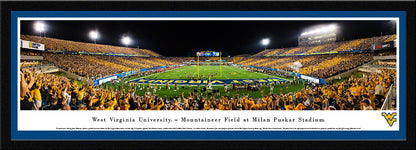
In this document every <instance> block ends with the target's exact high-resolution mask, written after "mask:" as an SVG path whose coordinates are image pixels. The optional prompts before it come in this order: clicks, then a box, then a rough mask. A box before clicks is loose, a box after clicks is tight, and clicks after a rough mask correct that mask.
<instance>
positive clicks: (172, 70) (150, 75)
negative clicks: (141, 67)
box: [127, 67, 182, 82]
mask: <svg viewBox="0 0 416 150" xmlns="http://www.w3.org/2000/svg"><path fill="white" fill-rule="evenodd" d="M181 68H182V67H181ZM176 69H180V68H175V69H172V70H168V71H165V72H169V71H173V70H176ZM165 72H159V73H165ZM159 73H155V74H151V75H147V76H144V77H140V78H146V77H149V76H152V75H157V74H159ZM140 78H137V79H140ZM132 80H136V79H131V80H127V82H129V81H132Z"/></svg>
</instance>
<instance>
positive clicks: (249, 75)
mask: <svg viewBox="0 0 416 150" xmlns="http://www.w3.org/2000/svg"><path fill="white" fill-rule="evenodd" d="M238 69H240V68H238ZM242 70H244V69H242ZM244 71H247V72H251V71H248V70H244ZM253 73H257V74H263V75H268V76H271V77H276V78H279V79H283V80H288V79H284V78H281V77H279V76H275V75H269V74H265V73H258V72H253ZM249 76H251V75H249Z"/></svg>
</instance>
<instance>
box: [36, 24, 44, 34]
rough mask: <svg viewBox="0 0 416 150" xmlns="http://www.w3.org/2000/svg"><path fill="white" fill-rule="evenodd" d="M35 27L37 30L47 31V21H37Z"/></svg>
mask: <svg viewBox="0 0 416 150" xmlns="http://www.w3.org/2000/svg"><path fill="white" fill-rule="evenodd" d="M34 28H35V31H37V32H40V33H42V32H44V31H45V23H43V22H36V23H35V25H34Z"/></svg>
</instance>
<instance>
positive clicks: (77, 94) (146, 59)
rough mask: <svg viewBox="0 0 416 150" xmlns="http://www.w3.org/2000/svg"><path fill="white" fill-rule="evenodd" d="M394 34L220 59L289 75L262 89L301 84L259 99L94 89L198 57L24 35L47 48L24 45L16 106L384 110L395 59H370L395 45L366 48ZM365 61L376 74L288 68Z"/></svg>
mask: <svg viewBox="0 0 416 150" xmlns="http://www.w3.org/2000/svg"><path fill="white" fill-rule="evenodd" d="M395 38H396V35H387V36H380V37H373V38H365V39H356V40H352V41H342V42H336V43H330V44H323V45H316V46H300V47H292V48H281V49H269V50H264V51H262V52H260V53H257V54H255V55H254V56H251V57H241V56H237V57H226V58H223V59H224V60H225V62H232V63H224V65H227V66H230V67H238V68H243V69H246V70H249V71H255V72H261V73H265V74H270V75H276V76H280V77H287V78H289V79H290V78H291V79H293V80H290V81H285V82H282V83H276V82H270V83H264V84H259V83H257V84H259V86H262V87H270V88H271V89H272V90H271V91H276V89H277V88H276V89H275V90H273V88H274V87H286V89H288V87H290V86H293V85H296V84H302V88H301V89H299V90H296V91H292V92H287V93H284V92H282V89H280V92H279V93H276V92H264V91H263V90H262V91H261V96H258V97H254V95H250V94H249V93H250V92H248V91H247V92H246V93H248V95H247V94H241V95H240V94H227V96H221V97H215V96H213V95H207V94H204V92H200V91H198V90H197V91H187V92H183V93H181V94H178V95H173V96H169V97H168V96H166V95H165V96H162V95H159V93H157V90H156V89H157V88H159V89H160V87H159V86H157V85H151V84H150V83H149V84H140V83H128V84H123V85H124V86H126V87H127V88H121V87H116V86H94V84H93V82H92V81H93V80H96V79H102V78H105V77H108V76H112V75H115V74H120V73H125V72H132V71H134V73H135V74H133V75H132V76H134V77H139V78H141V77H143V76H149V75H153V74H155V73H161V72H165V71H168V70H171V71H174V69H177V68H180V67H181V66H183V65H184V64H185V62H192V61H197V58H196V57H164V56H161V55H159V54H157V53H156V52H153V51H151V50H144V49H138V48H125V47H116V46H110V45H100V44H91V43H82V42H75V41H68V40H61V39H53V38H46V37H38V36H30V35H21V39H22V40H27V41H33V42H37V43H42V44H45V49H46V50H47V51H35V50H29V49H23V48H22V49H21V53H20V55H21V63H20V69H21V71H20V83H19V84H20V109H21V110H377V109H380V108H381V106H382V104H383V102H384V100H385V99H386V97H387V95H388V93H389V92H388V91H389V88H390V87H391V86H392V85H393V84H394V81H395V78H396V69H395V59H393V60H389V61H386V62H380V61H374V60H373V58H374V56H389V55H395V54H396V50H395V49H390V50H380V51H374V50H373V51H371V50H369V49H371V48H372V45H373V44H375V43H383V42H390V41H393V40H394V39H395ZM356 50H365V51H358V52H357V51H356ZM120 55H123V56H120ZM200 59H201V61H202V62H206V61H207V60H210V61H214V62H215V61H218V58H204V57H202V58H200ZM231 64H232V65H231ZM364 64H370V65H371V66H373V68H376V71H370V72H368V73H365V74H364V75H363V76H355V75H352V76H350V77H348V78H346V79H344V80H340V81H339V82H338V83H326V84H317V83H312V82H311V81H309V80H302V79H299V77H298V76H296V75H293V74H290V73H286V72H294V73H300V74H302V75H308V76H311V77H316V78H319V79H327V78H330V77H333V76H336V75H339V74H341V73H344V72H348V71H350V70H352V69H355V68H357V67H360V66H363V65H364ZM46 65H47V67H45V66H46ZM162 66H164V67H162ZM386 66H387V67H389V66H390V68H386ZM42 68H43V69H42ZM45 68H46V69H45ZM51 68H59V69H61V70H63V71H64V72H67V73H68V74H75V75H76V76H77V77H80V78H85V82H79V81H77V79H75V80H74V79H69V78H67V77H65V76H60V75H56V74H51V73H49V72H51V71H50V70H51ZM149 68H153V69H149ZM264 68H268V69H264ZM138 70H141V71H138ZM117 81H118V80H117ZM278 84H279V85H278ZM160 86H162V85H160ZM171 86H172V85H167V86H166V88H167V89H169V90H172V91H174V90H177V89H178V87H176V86H175V87H172V88H170V87H171ZM229 86H231V85H224V90H225V91H224V92H225V93H229V92H232V91H233V90H234V89H232V88H231V87H229ZM198 88H199V86H198ZM140 89H142V90H145V89H146V90H152V89H153V90H154V92H146V93H145V94H139V92H138V91H139V90H140ZM227 89H228V90H227Z"/></svg>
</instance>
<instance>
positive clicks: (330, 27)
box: [301, 25, 337, 36]
mask: <svg viewBox="0 0 416 150" xmlns="http://www.w3.org/2000/svg"><path fill="white" fill-rule="evenodd" d="M336 29H337V26H336V25H329V26H326V27H322V28H319V29H315V30H312V31H308V32H303V33H302V34H301V36H304V35H310V34H315V33H324V32H331V31H334V30H336Z"/></svg>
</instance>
